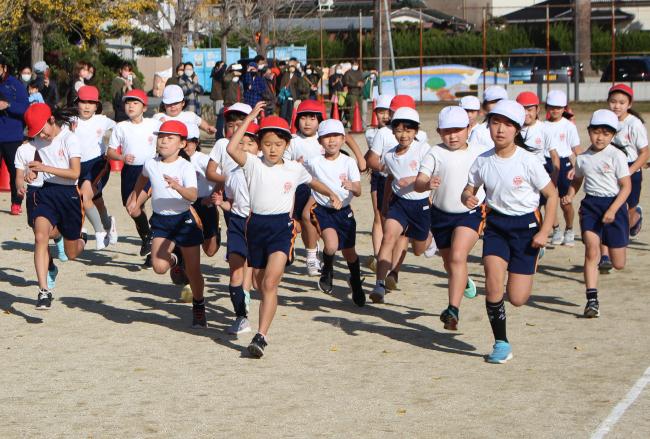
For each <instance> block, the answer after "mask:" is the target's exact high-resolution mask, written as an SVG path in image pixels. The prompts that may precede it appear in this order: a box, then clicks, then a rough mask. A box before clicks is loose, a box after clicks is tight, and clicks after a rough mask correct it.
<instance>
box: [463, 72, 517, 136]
mask: <svg viewBox="0 0 650 439" xmlns="http://www.w3.org/2000/svg"><path fill="white" fill-rule="evenodd" d="M504 99H508V92H507V91H506V90H505V89H504V88H503V87H501V86H500V85H492V86H490V87H487V88H486V89H485V90H484V91H483V105H482V108H483V112H484V114H486V115H487V114H489V113H490V111H492V108H494V106H495V105H496V104H497V102H499V101H502V100H504ZM469 141H470V143H477V144H479V145H483V146H485V147H488V148H494V141H493V140H492V137H491V136H490V128H489V127H488V123H487V120H485V121H483V122H482V123H480V124H478V125H476V127H475V128H474V129H473V130H472V134H471V135H470V137H469Z"/></svg>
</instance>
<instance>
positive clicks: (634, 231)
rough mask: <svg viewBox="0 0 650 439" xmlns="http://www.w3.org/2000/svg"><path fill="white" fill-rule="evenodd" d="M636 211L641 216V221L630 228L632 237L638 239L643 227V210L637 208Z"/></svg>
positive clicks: (639, 207)
mask: <svg viewBox="0 0 650 439" xmlns="http://www.w3.org/2000/svg"><path fill="white" fill-rule="evenodd" d="M634 210H636V212H637V213H638V214H639V220H638V221H637V222H636V224H635V225H633V226H632V227H631V228H630V236H632V237H636V235H638V234H639V232H640V231H641V226H642V225H643V209H641V206H636V207H635V208H634Z"/></svg>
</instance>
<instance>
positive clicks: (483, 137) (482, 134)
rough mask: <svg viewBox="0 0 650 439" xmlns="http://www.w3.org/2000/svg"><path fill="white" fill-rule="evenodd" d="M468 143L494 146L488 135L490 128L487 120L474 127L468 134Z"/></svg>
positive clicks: (489, 147) (487, 146)
mask: <svg viewBox="0 0 650 439" xmlns="http://www.w3.org/2000/svg"><path fill="white" fill-rule="evenodd" d="M468 142H469V143H476V144H479V145H483V146H485V147H486V148H488V149H491V148H494V140H492V136H491V135H490V128H489V127H488V124H487V122H482V123H480V124H478V125H476V126H475V127H474V129H473V130H472V132H471V133H470V135H469V139H468Z"/></svg>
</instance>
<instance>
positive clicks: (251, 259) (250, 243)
mask: <svg viewBox="0 0 650 439" xmlns="http://www.w3.org/2000/svg"><path fill="white" fill-rule="evenodd" d="M231 220H232V218H231ZM296 234H297V232H296V227H295V224H294V221H293V219H292V218H291V217H290V216H289V214H288V213H281V214H278V215H258V214H255V213H251V216H250V217H249V218H248V222H247V223H246V244H247V247H248V265H249V266H251V267H253V268H266V263H267V262H268V260H269V255H271V254H273V253H275V252H282V253H285V254H286V255H287V265H289V264H290V263H291V262H292V261H293V244H294V242H295V240H296Z"/></svg>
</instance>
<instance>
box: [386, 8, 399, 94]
mask: <svg viewBox="0 0 650 439" xmlns="http://www.w3.org/2000/svg"><path fill="white" fill-rule="evenodd" d="M384 14H385V15H386V26H388V51H389V52H390V67H391V70H392V71H393V89H394V90H395V94H397V81H396V80H395V70H396V69H395V52H393V31H392V26H391V25H390V14H389V13H388V0H384Z"/></svg>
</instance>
